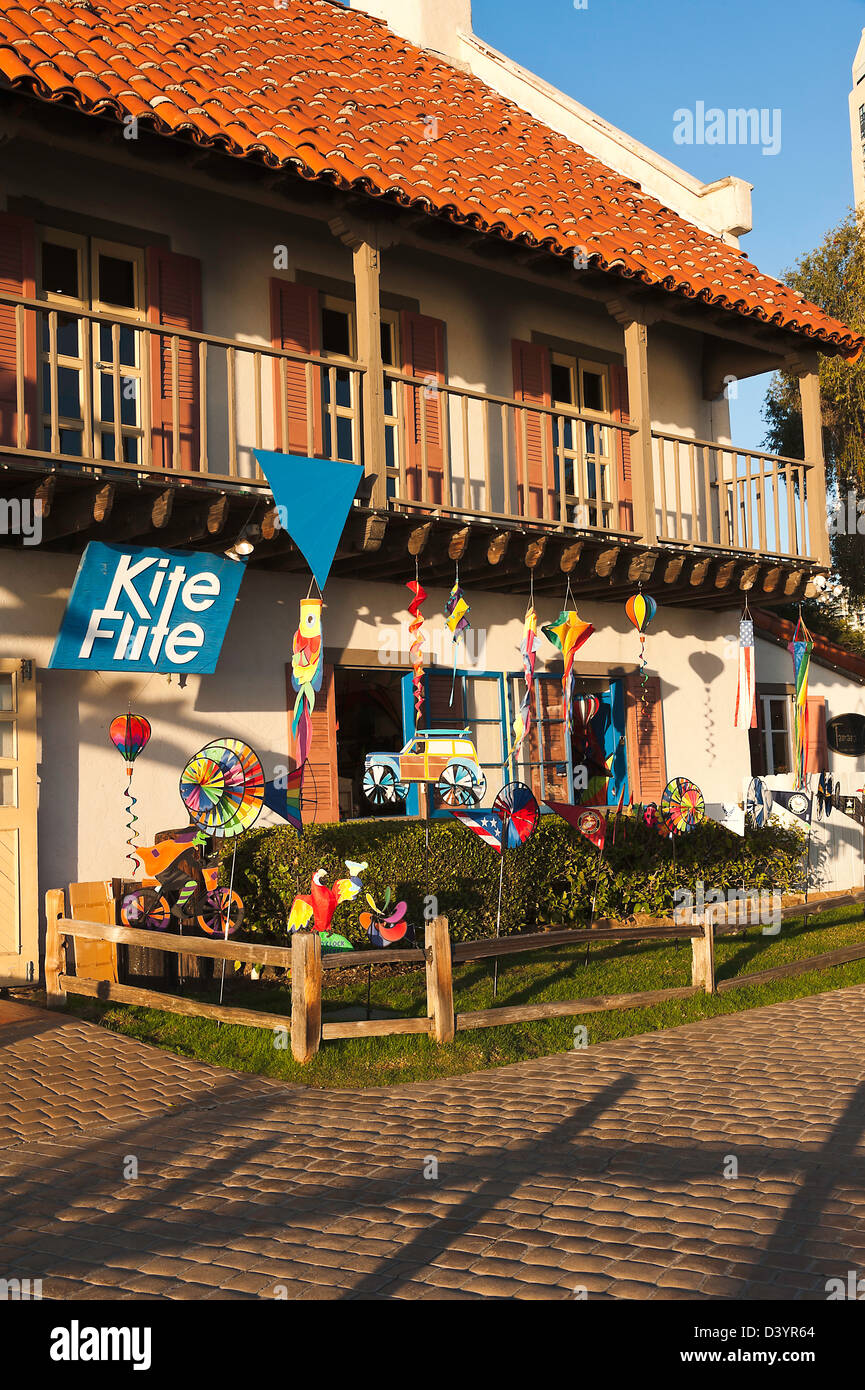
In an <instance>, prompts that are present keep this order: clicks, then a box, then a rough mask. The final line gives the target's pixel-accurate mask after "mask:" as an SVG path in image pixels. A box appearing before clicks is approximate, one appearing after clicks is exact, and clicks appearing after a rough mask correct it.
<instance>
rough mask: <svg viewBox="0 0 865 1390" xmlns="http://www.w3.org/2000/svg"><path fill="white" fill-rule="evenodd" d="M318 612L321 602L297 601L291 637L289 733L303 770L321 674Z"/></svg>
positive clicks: (307, 754) (311, 599)
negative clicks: (294, 693)
mask: <svg viewBox="0 0 865 1390" xmlns="http://www.w3.org/2000/svg"><path fill="white" fill-rule="evenodd" d="M321 609H322V602H321V599H320V598H302V599H301V600H300V625H299V627H298V629H297V632H296V633H295V634H294V643H293V645H292V649H291V650H292V654H291V683H292V685H293V687H294V689H295V690H296V691H297V699H296V700H295V702H294V714H293V715H292V720H291V733H292V737H293V738H294V748H295V757H296V759H297V765H298V767H302V766H303V764H304V763H305V762H306V760H307V758H308V757H309V749H310V744H311V743H312V711H313V709H314V708H315V692H316V691H317V690H321V681H322V676H323V674H324V653H323V650H322V631H321Z"/></svg>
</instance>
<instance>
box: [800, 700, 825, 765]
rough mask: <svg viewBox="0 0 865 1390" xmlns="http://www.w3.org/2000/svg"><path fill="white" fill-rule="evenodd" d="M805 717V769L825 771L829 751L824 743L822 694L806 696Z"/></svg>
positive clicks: (823, 703)
mask: <svg viewBox="0 0 865 1390" xmlns="http://www.w3.org/2000/svg"><path fill="white" fill-rule="evenodd" d="M805 719H806V721H807V725H806V727H807V730H808V751H807V755H806V758H805V771H806V772H808V773H811V772H816V773H820V772H825V771H826V769H827V768H828V766H829V751H828V748H827V745H826V701H825V699H824V698H823V696H822V695H809V696H808V699H807V701H806V703H805Z"/></svg>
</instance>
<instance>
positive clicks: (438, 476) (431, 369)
mask: <svg viewBox="0 0 865 1390" xmlns="http://www.w3.org/2000/svg"><path fill="white" fill-rule="evenodd" d="M400 339H401V342H402V367H403V371H404V372H405V374H406V376H416V377H421V378H423V380H424V382H425V383H426V386H409V387H406V388H405V389H406V390H407V391H409V392H410V393H411V394H410V396H409V397H408V398H407V399H408V408H407V409H406V489H407V492H408V496H409V497H410V498H411V500H412V501H413V502H421V501H423V502H428V503H432V504H437V505H439V506H441V505H442V504H443V502H444V500H445V499H444V448H445V439H444V431H445V428H446V423H445V421H446V416H445V411H444V397H443V396H442V394H441V392H439V391H435V390H433V389H430V388H431V387H432V385H433V382H437V383H438V384H439V385H444V380H445V326H444V323H443V322H442V320H441V319H433V318H429V316H428V315H426V314H415V313H412V312H411V311H410V310H408V309H404V310H403V311H402V313H401V315H400ZM424 443H425V444H426V474H427V487H426V496H425V497H424V489H423V468H424Z"/></svg>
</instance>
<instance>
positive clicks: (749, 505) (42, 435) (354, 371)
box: [0, 294, 809, 557]
mask: <svg viewBox="0 0 865 1390" xmlns="http://www.w3.org/2000/svg"><path fill="white" fill-rule="evenodd" d="M364 376H365V368H364V367H363V366H362V365H360V364H358V363H356V362H353V361H350V360H348V359H342V358H339V359H334V358H322V357H319V356H311V355H308V354H304V353H300V352H290V351H282V350H280V349H276V348H272V347H266V346H263V345H261V344H258V343H247V342H243V341H240V340H236V339H230V338H221V337H217V336H214V335H213V334H203V333H195V332H191V331H188V330H185V329H181V328H173V327H168V326H165V325H157V324H151V323H148V322H146V321H145V320H143V319H141V318H135V317H131V316H129V317H120V316H109V315H106V314H104V313H98V312H95V311H91V310H88V309H85V308H79V307H75V308H69V309H67V308H66V307H65V306H61V305H58V304H50V303H48V302H46V301H42V300H27V299H20V298H16V297H13V296H10V295H5V294H0V452H2V453H4V454H6V455H19V456H23V457H27V458H34V459H42V460H45V461H50V462H51V463H52V464H59V465H69V466H73V465H75V466H78V467H79V468H80V467H84V468H87V469H88V470H94V471H96V470H99V471H105V470H108V469H118V468H120V469H124V470H125V471H129V472H132V473H134V474H145V473H147V474H150V473H154V472H163V471H165V472H170V473H171V474H172V475H173V476H176V477H183V478H189V479H193V478H202V477H207V478H208V479H211V480H213V481H214V482H216V483H220V482H227V481H242V482H245V483H247V484H250V485H255V484H263V483H264V479H263V477H262V474H261V472H260V470H259V469H258V467H257V464H256V461H255V458H254V454H253V450H255V449H274V450H277V451H283V452H290V453H296V454H308V455H310V456H315V457H319V458H325V459H333V460H337V459H341V460H346V461H354V462H364V456H363V455H364V446H363V440H364V419H363V407H364V399H365V392H364ZM383 394H384V400H383V416H382V420H381V429H383V431H384V448H383V450H379V460H378V461H377V464H376V467H375V468H371V467H370V461H369V460H366V463H367V468H368V471H376V470H377V471H378V472H379V473H383V474H384V475H385V476H384V486H383V490H382V492H381V493H380V496H381V497H382V498H383V501H384V503H385V504H386V505H387V507H388V508H389V509H391V510H398V511H402V512H405V513H410V514H414V513H418V514H420V513H425V514H426V513H430V512H432V513H435V514H439V515H444V516H450V517H454V518H460V517H464V518H465V519H466V520H471V519H472V518H486V519H493V520H497V519H500V520H502V521H503V522H507V523H510V524H513V523H516V524H519V525H522V526H524V527H528V528H533V529H534V528H538V529H551V528H552V529H556V530H559V531H561V532H564V533H574V532H595V533H603V534H605V535H611V536H616V537H622V538H632V539H634V540H640V539H643V540H648V541H649V543H654V541H655V536H654V535H653V536H651V537H643V536H641V535H640V533H639V531H637V530H636V529H635V521H634V518H635V510H634V503H633V500H632V493H633V491H634V490H635V489H636V487H637V485H638V483H639V479H638V476H637V469H638V467H639V459H640V457H641V454H640V451H639V450H638V449H637V447H636V443H637V441H636V440H635V439H634V436H635V434H637V429H636V426H634V425H631V424H626V423H622V422H621V421H618V420H614V419H613V418H612V417H611V416H608V415H604V414H601V413H597V412H589V411H579V410H575V409H571V408H570V407H563V406H556V407H547V406H542V405H535V404H530V403H528V402H521V401H517V400H515V399H513V398H511V397H507V396H497V395H493V394H490V393H485V392H481V391H476V390H472V389H470V388H468V387H461V386H455V385H451V384H446V383H442V382H439V381H437V380H436V379H435V378H427V379H424V378H420V377H412V376H408V375H406V374H405V373H402V372H399V371H396V370H393V369H391V368H385V371H384V393H383ZM653 459H654V478H653V487H654V503H655V505H654V522H655V529H656V532H657V539H658V540H659V541H661V542H666V543H668V544H669V543H672V544H676V545H685V546H689V547H699V546H703V547H710V548H713V549H719V550H722V551H734V552H735V551H744V552H756V551H761V552H763V553H769V554H776V555H779V556H788V557H790V556H805V555H807V554H808V553H809V534H808V530H809V528H808V506H807V503H808V499H807V478H808V471H809V465H808V464H805V463H803V462H801V461H799V460H794V459H786V458H780V457H776V456H774V455H772V454H766V453H761V452H759V451H756V450H746V451H743V450H737V449H736V448H734V447H733V446H730V445H723V444H718V443H716V442H713V441H709V440H701V439H691V438H687V437H685V436H678V435H673V434H668V433H655V434H654V435H653Z"/></svg>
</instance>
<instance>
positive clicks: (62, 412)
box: [37, 228, 146, 463]
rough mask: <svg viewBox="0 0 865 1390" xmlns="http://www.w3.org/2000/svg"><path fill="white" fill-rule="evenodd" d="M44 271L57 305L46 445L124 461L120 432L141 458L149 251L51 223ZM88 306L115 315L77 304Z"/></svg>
mask: <svg viewBox="0 0 865 1390" xmlns="http://www.w3.org/2000/svg"><path fill="white" fill-rule="evenodd" d="M37 276H38V280H37V294H38V296H39V297H40V298H41V299H44V300H45V301H46V303H47V304H48V305H49V306H50V309H51V312H49V313H45V314H42V315H41V327H40V338H39V366H40V373H39V374H40V388H39V389H40V409H41V434H42V448H43V449H46V450H51V451H53V452H56V451H57V450H58V449H59V452H60V453H62V454H69V455H72V456H74V457H93V458H102V459H111V460H115V461H116V460H117V444H118V440H119V447H120V461H122V462H126V463H138V462H140V461H141V447H142V438H143V433H144V418H143V410H144V371H145V363H144V361H143V357H142V343H141V334H140V333H138V332H136V330H135V327H134V324H135V323H136V322H141V321H142V320H143V319H144V317H145V312H146V310H145V300H144V252H143V251H142V250H141V249H139V248H137V247H128V246H123V245H120V244H118V243H116V242H110V241H105V240H103V239H101V238H98V237H87V236H80V235H77V234H75V233H72V232H65V231H60V230H55V229H54V228H44V229H43V230H42V231H41V232H40V233H39V245H38V258H37ZM82 309H84V310H90V311H92V312H93V313H95V314H98V315H102V314H104V315H105V316H106V318H107V317H109V316H110V319H111V322H102V321H100V320H99V319H90V318H84V317H82V316H81V315H80V313H76V312H75V311H76V310H82ZM52 420H53V421H54V422H55V425H56V428H57V432H58V436H59V437H57V438H54V439H52V434H53V430H52ZM91 436H92V437H91Z"/></svg>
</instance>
